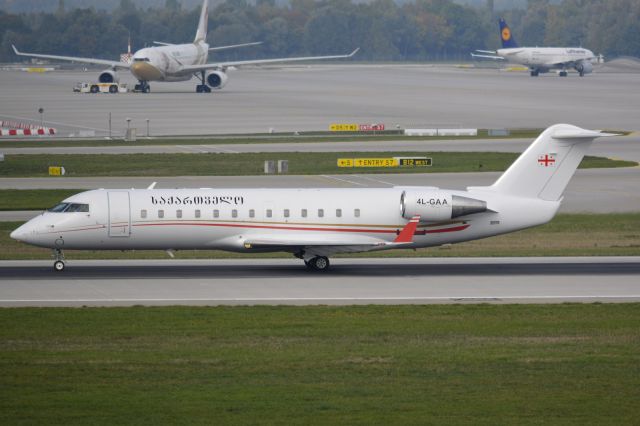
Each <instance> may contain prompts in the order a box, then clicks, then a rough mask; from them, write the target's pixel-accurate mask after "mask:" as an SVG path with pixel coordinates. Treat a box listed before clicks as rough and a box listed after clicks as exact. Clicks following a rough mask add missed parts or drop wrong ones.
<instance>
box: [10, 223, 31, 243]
mask: <svg viewBox="0 0 640 426" xmlns="http://www.w3.org/2000/svg"><path fill="white" fill-rule="evenodd" d="M25 225H26V224H25ZM25 225H22V226H20V227H18V228H16V229H14V230H13V232H12V233H11V234H9V236H10V237H11V238H13V239H14V240H16V241H24V240H25V238H26V236H27V229H26V226H25Z"/></svg>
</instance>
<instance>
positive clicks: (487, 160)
mask: <svg viewBox="0 0 640 426" xmlns="http://www.w3.org/2000/svg"><path fill="white" fill-rule="evenodd" d="M518 155H519V154H517V153H495V152H456V153H450V152H434V153H430V154H425V153H424V152H379V153H371V152H368V153H363V152H351V153H346V152H343V153H335V152H328V153H302V152H284V153H251V154H212V153H206V154H205V153H203V154H118V155H109V154H102V155H74V154H71V155H55V156H51V155H46V154H43V155H7V156H5V161H4V162H2V163H0V177H38V176H47V175H48V168H49V166H63V167H64V168H65V169H66V176H69V177H83V176H235V175H261V174H263V172H264V161H265V160H289V173H290V174H304V175H307V174H327V173H330V174H346V173H398V172H405V173H424V172H433V173H436V172H475V171H503V170H505V169H506V168H507V167H508V166H509V165H510V164H511V163H512V162H513V161H514V160H515V159H516V158H517V157H518ZM394 156H409V157H411V156H417V157H424V156H428V157H432V158H433V166H431V167H414V168H410V167H403V168H340V167H338V166H337V159H338V158H354V157H360V158H361V157H364V158H371V157H376V158H384V157H394ZM636 165H637V163H635V162H631V161H619V160H611V159H607V158H601V157H585V158H584V160H583V161H582V163H581V165H580V167H581V168H592V167H596V168H599V167H631V166H636Z"/></svg>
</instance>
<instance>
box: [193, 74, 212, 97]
mask: <svg viewBox="0 0 640 426" xmlns="http://www.w3.org/2000/svg"><path fill="white" fill-rule="evenodd" d="M198 78H199V79H200V81H202V84H198V85H197V86H196V93H211V88H210V87H209V86H207V82H206V81H205V75H204V71H200V75H199V76H198Z"/></svg>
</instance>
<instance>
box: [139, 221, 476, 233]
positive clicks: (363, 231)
mask: <svg viewBox="0 0 640 426" xmlns="http://www.w3.org/2000/svg"><path fill="white" fill-rule="evenodd" d="M133 226H134V227H136V226H215V227H222V228H246V229H282V230H286V231H314V232H321V231H328V232H357V233H371V234H397V230H396V229H354V228H311V227H299V226H268V225H240V224H224V223H193V222H167V223H142V224H134V225H133ZM468 227H469V224H465V225H461V226H456V227H453V228H443V229H432V230H429V231H425V234H435V233H441V232H456V231H462V230H465V229H467V228H468Z"/></svg>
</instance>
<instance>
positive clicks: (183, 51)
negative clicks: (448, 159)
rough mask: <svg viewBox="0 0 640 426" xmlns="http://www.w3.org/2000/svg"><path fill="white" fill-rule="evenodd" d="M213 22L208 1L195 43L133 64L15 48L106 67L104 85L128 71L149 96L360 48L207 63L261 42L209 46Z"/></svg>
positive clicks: (145, 52)
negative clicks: (165, 86) (246, 69)
mask: <svg viewBox="0 0 640 426" xmlns="http://www.w3.org/2000/svg"><path fill="white" fill-rule="evenodd" d="M208 20H209V13H208V0H204V2H203V4H202V11H201V12H200V22H199V24H198V30H197V32H196V37H195V39H194V40H193V43H189V44H169V43H161V42H155V43H156V44H161V45H162V46H156V47H146V48H144V49H140V50H138V51H137V52H135V53H134V55H133V59H132V61H131V63H125V62H116V61H109V60H103V59H92V58H77V57H72V56H58V55H43V54H39V53H25V52H20V51H19V50H18V49H16V47H15V46H12V47H13V50H14V52H15V53H16V55H20V56H29V57H34V58H43V59H55V60H63V61H74V62H81V63H88V64H97V65H106V66H107V67H108V68H107V69H106V70H104V71H102V72H101V73H100V76H99V77H98V81H99V82H100V83H117V82H118V81H119V77H118V73H117V72H118V70H122V69H128V70H129V71H130V72H131V74H133V76H134V77H135V78H137V79H138V81H139V83H138V84H137V85H136V87H135V89H136V91H140V92H145V93H148V92H149V91H150V90H151V88H150V86H149V82H150V81H168V82H175V81H188V80H191V78H192V77H194V76H196V77H198V78H199V79H200V84H198V85H197V86H196V92H198V93H209V92H211V89H212V88H213V89H222V88H223V87H224V86H225V84H227V79H228V77H227V73H226V70H227V68H229V67H238V66H242V65H261V64H271V63H280V62H296V61H313V60H321V59H341V58H350V57H352V56H353V55H355V54H356V52H357V51H358V49H356V50H354V51H353V52H351V53H350V54H348V55H334V56H307V57H298V58H276V59H255V60H247V61H230V62H217V63H207V59H208V56H209V51H210V50H223V49H231V48H235V47H242V46H251V45H255V44H259V43H245V44H237V45H233V46H220V47H209V45H208V44H207V43H206V41H205V40H206V38H207V23H208Z"/></svg>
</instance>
